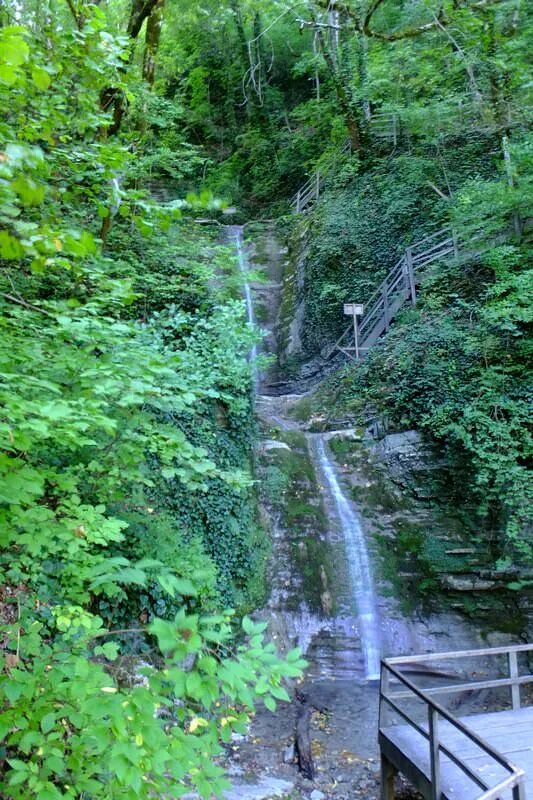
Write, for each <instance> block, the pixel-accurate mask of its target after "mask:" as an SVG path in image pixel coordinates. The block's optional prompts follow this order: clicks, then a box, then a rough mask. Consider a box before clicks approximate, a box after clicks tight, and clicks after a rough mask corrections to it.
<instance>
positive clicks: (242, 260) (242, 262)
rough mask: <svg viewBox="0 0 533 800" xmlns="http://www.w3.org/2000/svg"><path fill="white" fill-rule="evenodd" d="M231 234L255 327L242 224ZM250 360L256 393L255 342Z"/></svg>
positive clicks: (251, 324)
mask: <svg viewBox="0 0 533 800" xmlns="http://www.w3.org/2000/svg"><path fill="white" fill-rule="evenodd" d="M230 232H231V235H232V236H233V238H234V240H235V247H236V249H237V258H238V262H239V270H240V272H241V275H242V276H243V277H244V299H245V301H246V316H247V318H248V325H249V326H250V327H251V328H253V327H255V318H254V304H253V299H252V290H251V289H250V284H249V283H248V281H247V279H246V278H247V273H248V259H247V258H246V252H245V250H244V241H243V235H242V232H243V229H242V227H241V226H240V225H232V226H231V227H230ZM250 362H251V365H252V386H253V389H254V394H256V389H257V345H256V344H254V345H253V347H252V349H251V350H250Z"/></svg>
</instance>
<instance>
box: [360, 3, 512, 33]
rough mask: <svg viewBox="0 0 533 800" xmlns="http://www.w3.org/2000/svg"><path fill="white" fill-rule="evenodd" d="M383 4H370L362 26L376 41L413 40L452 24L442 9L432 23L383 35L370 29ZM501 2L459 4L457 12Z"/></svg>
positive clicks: (363, 30)
mask: <svg viewBox="0 0 533 800" xmlns="http://www.w3.org/2000/svg"><path fill="white" fill-rule="evenodd" d="M383 2H384V0H372V3H371V4H370V7H369V9H368V11H367V13H366V16H365V18H364V20H363V22H362V25H361V30H362V32H363V33H364V34H365V36H369V37H373V38H374V39H381V40H383V41H386V42H397V41H399V40H400V39H412V38H414V37H416V36H421V35H422V34H423V33H426V32H427V31H430V30H433V28H443V27H444V26H445V25H449V23H450V20H449V19H448V18H447V17H446V16H445V15H444V11H443V10H442V8H441V9H440V10H439V13H438V14H436V15H435V16H434V19H433V20H432V21H431V22H426V23H425V24H424V25H419V26H418V27H416V28H406V29H405V30H403V31H393V32H392V33H381V32H380V31H375V30H373V29H372V28H371V27H370V22H371V20H372V17H373V15H374V13H375V12H376V10H377V9H378V8H379V6H380V5H381V4H382V3H383ZM500 2H502V0H478V2H477V3H473V4H472V5H468V4H465V5H460V4H457V7H456V10H458V11H460V10H461V9H464V10H466V11H478V10H481V9H483V8H486V7H487V6H492V5H496V4H497V3H500Z"/></svg>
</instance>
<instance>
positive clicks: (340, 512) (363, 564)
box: [309, 434, 380, 680]
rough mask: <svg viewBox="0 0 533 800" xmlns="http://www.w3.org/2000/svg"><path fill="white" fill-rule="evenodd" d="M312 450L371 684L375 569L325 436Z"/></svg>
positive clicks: (375, 660) (375, 649) (375, 661)
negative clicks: (338, 535)
mask: <svg viewBox="0 0 533 800" xmlns="http://www.w3.org/2000/svg"><path fill="white" fill-rule="evenodd" d="M309 440H310V442H311V443H312V445H313V447H312V449H313V450H314V451H315V455H316V458H317V461H318V465H319V468H320V473H321V475H322V477H323V480H324V482H325V486H324V490H325V492H326V493H327V494H328V495H329V496H330V498H331V500H332V501H333V502H332V503H331V506H332V509H333V510H334V513H335V516H336V518H337V520H336V521H337V523H338V525H339V527H340V529H341V531H342V536H343V540H344V546H345V550H346V558H347V561H348V569H349V577H350V584H351V591H352V595H353V599H354V602H355V606H356V614H357V619H358V623H359V636H360V641H361V649H362V651H363V658H364V664H365V673H366V678H367V679H368V680H376V679H377V678H379V672H380V635H379V620H378V615H377V611H376V596H375V590H374V580H373V576H372V566H371V563H370V558H369V555H368V549H367V545H366V540H365V535H364V533H363V529H362V527H361V523H360V521H359V518H358V515H357V513H356V511H355V509H354V508H353V506H352V504H351V502H350V501H349V500H348V499H347V498H346V495H345V494H344V492H343V490H342V487H341V485H340V483H339V479H338V478H337V474H336V472H335V468H334V466H333V464H332V462H331V459H330V457H329V455H328V452H327V449H326V441H325V440H326V437H325V436H324V435H323V434H316V435H313V436H309Z"/></svg>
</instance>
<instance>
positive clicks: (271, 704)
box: [264, 695, 276, 711]
mask: <svg viewBox="0 0 533 800" xmlns="http://www.w3.org/2000/svg"><path fill="white" fill-rule="evenodd" d="M264 702H265V706H266V707H267V708H268V710H269V711H275V710H276V701H275V700H274V698H273V697H270V695H268V696H267V697H265V701H264Z"/></svg>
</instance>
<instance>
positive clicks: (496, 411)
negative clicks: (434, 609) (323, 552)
mask: <svg viewBox="0 0 533 800" xmlns="http://www.w3.org/2000/svg"><path fill="white" fill-rule="evenodd" d="M523 5H525V4H523V3H522V2H521V0H501V2H489V3H474V4H472V5H470V6H468V5H466V4H464V3H462V2H445V3H444V4H442V5H440V4H439V6H438V7H437V4H435V7H434V8H433V5H432V3H429V4H423V5H421V4H411V5H409V6H398V5H394V4H392V3H389V2H385V1H384V0H377V2H372V3H365V2H360V0H353V1H352V0H350V1H349V2H346V3H344V2H343V3H338V4H337V10H338V12H339V14H338V16H336V15H335V13H333V12H332V10H331V9H329V3H328V2H326V1H325V0H324V2H323V1H322V0H317V1H316V2H314V1H313V0H308V1H306V2H302V3H297V4H295V6H294V7H287V5H286V4H285V3H281V2H280V0H227V1H226V2H222V3H220V2H215V0H205V2H201V3H198V2H192V0H185V2H180V3H179V4H178V3H175V2H173V1H172V0H167V2H166V5H165V2H164V0H146V1H145V2H141V0H104V2H101V3H94V4H93V3H86V2H84V0H72V2H71V0H68V2H66V3H64V4H58V3H52V2H48V0H45V2H41V0H39V2H36V0H24V2H21V3H14V2H3V3H2V4H1V5H0V100H1V102H2V107H3V109H4V114H3V117H2V120H1V121H0V148H1V149H0V223H1V230H0V268H1V272H0V312H1V319H0V325H1V333H2V337H1V344H0V362H1V368H0V400H1V407H2V410H1V414H0V439H1V442H0V481H1V484H0V518H1V532H0V546H1V553H0V572H1V577H2V584H3V587H2V590H1V593H0V623H1V625H2V627H1V630H0V648H1V654H2V655H1V662H0V666H1V668H2V672H1V677H0V687H1V689H2V706H1V709H2V720H1V722H0V795H1V796H2V797H5V798H6V799H7V800H18V798H26V797H29V796H32V797H35V798H37V800H54V798H61V797H68V798H79V799H80V800H81V798H84V800H85V798H88V797H89V796H90V797H98V798H100V797H101V798H118V797H124V798H129V797H152V796H155V795H157V794H158V793H159V794H162V793H163V794H165V796H180V794H182V793H184V792H185V790H186V789H188V788H189V787H192V788H197V789H198V790H199V792H200V793H201V794H202V795H203V796H209V795H211V794H212V793H217V792H219V791H220V789H221V786H222V782H221V775H222V770H221V768H220V767H219V766H218V764H217V763H216V758H215V756H216V755H217V754H218V753H219V752H220V743H221V742H224V741H227V739H228V737H229V736H230V735H231V732H232V730H240V729H242V727H243V725H244V723H245V722H246V719H247V718H248V715H249V713H250V712H251V710H252V709H253V705H254V702H255V699H256V698H257V697H262V698H263V699H264V701H265V705H266V706H267V707H268V708H274V707H275V698H278V699H287V694H286V690H285V689H284V688H283V686H282V679H283V678H285V677H295V676H296V675H297V674H298V672H299V670H300V668H301V666H302V662H301V660H300V659H299V654H298V652H297V651H294V652H292V653H290V654H288V656H287V658H286V659H285V660H280V659H279V658H278V657H277V656H276V654H275V653H274V651H273V648H272V647H271V646H270V645H264V644H263V640H262V633H263V631H262V629H261V627H260V626H257V625H254V624H253V623H252V622H250V621H249V620H248V618H246V617H245V618H244V623H243V626H244V634H245V635H246V636H245V637H244V638H246V640H247V641H246V642H245V641H244V638H243V635H242V630H241V625H240V622H239V619H240V617H242V615H243V613H245V612H247V611H249V610H250V609H251V608H253V606H254V604H255V603H257V601H258V600H259V599H260V597H261V591H262V576H263V562H264V559H265V555H266V551H267V545H266V543H265V536H264V533H263V532H262V530H261V529H260V527H259V525H258V520H257V514H256V509H255V497H254V488H253V479H252V472H253V470H252V464H251V456H250V453H251V452H252V447H251V445H252V443H253V439H254V429H253V419H252V416H253V415H252V408H251V401H250V394H251V392H250V390H251V380H250V377H251V376H250V367H249V363H248V358H247V354H248V352H249V350H250V347H251V346H252V344H253V342H254V338H255V337H256V335H255V333H253V332H252V331H250V328H249V326H248V325H247V324H246V318H245V314H244V309H243V304H242V302H241V300H240V294H241V288H242V287H241V285H240V284H241V278H240V277H239V275H238V273H237V271H236V269H235V263H234V262H235V259H234V256H233V255H232V253H231V251H230V250H229V249H228V246H227V243H226V245H224V244H223V243H222V242H221V236H220V231H219V228H218V227H217V226H215V225H212V226H206V227H202V228H201V227H200V226H199V225H198V224H196V222H195V217H196V216H200V215H202V216H203V217H208V218H209V219H210V220H211V221H213V222H216V221H220V219H219V217H220V212H221V209H222V207H223V205H224V203H225V202H226V203H238V204H240V205H241V206H243V207H246V209H247V211H248V212H249V213H253V214H256V215H257V216H262V215H264V214H267V213H268V214H269V215H270V214H272V213H276V212H281V213H282V214H285V213H286V212H287V211H288V200H289V198H290V196H291V194H292V193H293V192H294V191H295V190H296V189H297V188H298V186H299V185H300V184H301V182H302V181H303V180H305V177H306V175H307V174H309V172H310V170H311V169H312V168H313V167H315V166H318V167H320V168H321V169H322V170H323V172H325V171H328V175H329V178H328V181H327V185H326V192H325V195H324V198H323V200H322V201H321V202H320V203H319V204H318V205H317V207H316V209H315V210H314V212H313V214H312V216H311V224H307V223H303V224H300V225H299V226H297V227H298V235H299V238H298V242H299V244H300V245H301V242H302V241H305V243H306V248H307V250H306V253H305V259H304V260H305V264H304V266H303V274H298V275H296V274H293V278H294V280H293V285H292V289H291V291H292V292H293V294H291V297H290V298H289V300H287V297H285V298H284V306H283V314H284V324H285V323H287V326H288V325H289V324H290V320H289V317H290V311H291V309H290V308H288V306H290V304H291V303H293V302H295V301H304V303H305V311H306V315H305V320H304V326H303V331H302V334H303V336H302V340H303V345H304V356H309V355H316V353H317V351H319V349H320V348H321V346H322V345H323V344H325V343H328V342H331V340H332V339H333V338H334V336H335V335H336V334H337V333H338V332H339V329H340V326H341V325H342V317H341V315H340V304H341V303H342V301H343V300H353V299H357V300H359V299H360V300H364V299H365V297H366V296H367V295H368V293H370V291H371V290H372V289H373V288H374V287H375V286H376V285H377V284H378V282H379V280H380V279H381V278H382V277H383V275H384V274H385V273H386V271H387V269H389V268H390V266H391V265H392V264H393V263H394V262H395V260H396V259H397V257H398V254H399V253H401V252H402V250H403V248H404V247H405V246H406V245H408V244H410V243H411V242H414V241H416V240H417V239H419V238H420V237H421V236H422V235H423V233H424V232H426V231H429V230H431V229H432V228H433V227H434V226H440V225H443V224H448V223H452V224H453V225H454V227H455V229H456V231H457V232H458V234H459V235H460V237H461V240H462V241H469V240H472V239H473V238H474V237H479V240H481V241H482V242H483V243H484V246H483V248H480V250H482V252H480V253H479V254H478V255H477V256H476V257H475V258H468V259H464V260H462V261H461V260H460V261H456V262H448V263H446V264H436V265H434V267H433V268H432V270H431V272H430V273H428V274H427V275H426V277H425V286H424V289H423V292H422V299H421V302H420V304H419V305H418V307H417V308H416V309H412V310H410V311H408V312H405V313H404V315H403V317H402V318H401V319H399V320H397V321H396V323H395V326H394V329H393V331H392V332H391V334H390V335H389V336H388V337H387V338H386V340H384V341H383V342H382V344H381V345H380V346H378V347H376V349H375V351H374V352H373V353H372V355H371V357H370V358H369V359H368V360H367V361H366V362H365V363H364V364H363V365H362V366H358V367H349V368H347V369H346V370H345V372H344V373H343V374H342V376H340V377H337V378H336V381H337V397H338V398H340V402H341V403H342V404H343V406H344V408H346V407H348V408H351V409H352V410H353V409H356V410H357V411H358V412H361V411H362V409H363V407H365V408H368V407H369V406H370V407H371V408H372V409H373V410H375V411H377V412H378V413H383V414H385V415H387V416H388V417H389V419H390V420H392V422H393V424H394V425H396V426H398V427H405V426H408V425H413V426H416V427H418V428H420V429H421V430H423V431H424V432H425V433H426V434H427V435H428V436H430V437H432V438H433V439H434V440H436V441H437V442H438V441H442V442H445V443H446V447H447V449H448V450H449V451H450V452H451V453H452V456H453V458H455V460H456V461H455V463H456V464H457V465H458V467H459V465H460V469H461V475H465V476H466V478H465V488H464V493H465V499H466V500H468V501H470V500H471V498H475V500H476V503H477V507H478V513H479V518H480V519H481V520H482V525H483V526H484V533H485V537H486V542H487V544H488V546H489V548H490V553H491V559H492V562H493V563H494V564H496V566H506V565H507V564H508V563H509V562H511V561H512V562H515V563H516V562H518V563H520V564H525V563H526V562H527V560H528V559H530V557H531V539H530V529H528V527H527V507H528V502H530V499H531V498H530V494H529V492H530V489H529V484H528V482H527V472H526V468H527V463H528V459H529V458H530V452H531V441H530V439H529V438H528V433H527V414H528V405H527V403H528V394H527V391H528V389H527V384H526V380H525V377H524V375H525V365H526V361H527V357H528V355H529V352H530V348H529V345H528V343H527V342H528V340H527V325H528V324H529V322H530V316H529V315H530V311H529V309H530V307H531V305H530V303H528V301H527V298H528V294H530V292H531V274H530V272H528V271H527V267H526V265H527V255H528V252H527V234H528V231H529V229H530V223H528V219H529V218H528V210H527V198H528V193H529V191H530V188H531V186H530V183H529V182H528V175H530V172H531V170H530V158H531V139H530V137H528V134H527V132H526V125H525V122H526V114H525V111H524V109H525V107H526V97H525V81H524V79H523V76H524V73H525V71H526V69H527V60H526V47H527V42H528V19H527V17H526V9H525V8H524V7H523ZM328 9H329V10H328ZM141 43H142V44H141ZM380 112H382V113H384V114H386V115H388V116H385V117H382V118H381V119H382V120H383V119H384V120H385V122H384V123H383V124H384V125H385V134H386V135H385V136H384V135H383V130H381V135H380V131H379V125H378V128H376V125H375V123H373V121H372V120H376V119H378V120H379V119H380V118H379V117H376V114H379V113H380ZM391 114H396V115H398V117H399V119H400V127H399V133H398V130H397V131H396V133H397V136H396V141H395V144H394V146H393V144H392V137H391V133H390V124H391V122H390V120H391V119H392V117H391V116H390V115H391ZM380 124H381V123H380ZM387 126H388V127H387ZM347 138H348V139H349V142H350V145H351V152H350V154H346V153H345V154H344V155H343V156H342V157H340V156H339V149H340V148H341V147H342V146H343V144H344V142H345V141H346V139H347ZM209 219H208V221H209ZM203 221H205V219H204V220H203ZM302 233H303V235H302ZM495 237H496V238H495ZM474 240H477V239H474ZM299 255H300V256H302V253H301V252H300V254H299ZM298 293H300V295H301V296H298ZM453 458H452V460H453ZM270 478H271V479H272V480H274V483H275V482H276V481H278V484H276V485H278V488H279V485H280V484H279V481H280V480H282V478H283V476H280V473H279V471H278V472H273V473H271V475H270ZM295 485H296V484H295ZM305 505H306V504H305V503H300V504H299V503H298V498H295V499H294V500H293V502H290V503H287V509H286V510H287V514H288V515H290V516H292V518H293V520H296V519H298V518H299V517H300V516H301V515H302V514H304V515H305V513H306V509H305ZM519 585H520V584H519ZM231 606H233V607H235V608H236V609H237V613H236V614H235V613H233V612H230V611H223V610H222V609H224V608H228V607H231ZM141 657H143V658H146V659H147V660H149V661H150V666H148V664H147V663H145V664H144V665H142V664H140V662H139V659H140V658H141ZM127 663H129V664H130V669H129V676H128V680H124V677H123V676H124V673H125V672H127V671H128V670H126V668H125V667H124V669H123V665H124V664H127ZM132 664H133V666H131V665H132ZM132 673H133V677H132ZM213 759H215V760H213Z"/></svg>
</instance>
